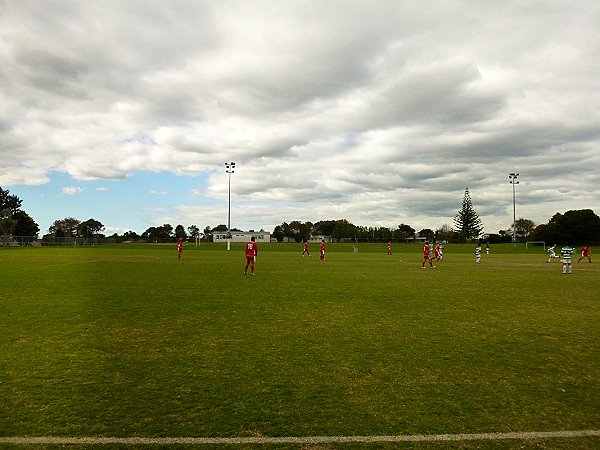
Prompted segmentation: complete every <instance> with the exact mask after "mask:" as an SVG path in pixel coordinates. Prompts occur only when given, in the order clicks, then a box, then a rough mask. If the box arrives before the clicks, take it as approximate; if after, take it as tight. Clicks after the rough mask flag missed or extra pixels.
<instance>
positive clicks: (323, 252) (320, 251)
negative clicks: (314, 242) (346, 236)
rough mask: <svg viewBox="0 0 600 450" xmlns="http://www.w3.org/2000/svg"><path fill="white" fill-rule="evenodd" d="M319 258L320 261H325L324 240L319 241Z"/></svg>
mask: <svg viewBox="0 0 600 450" xmlns="http://www.w3.org/2000/svg"><path fill="white" fill-rule="evenodd" d="M319 258H321V261H325V239H321V244H320V245H319Z"/></svg>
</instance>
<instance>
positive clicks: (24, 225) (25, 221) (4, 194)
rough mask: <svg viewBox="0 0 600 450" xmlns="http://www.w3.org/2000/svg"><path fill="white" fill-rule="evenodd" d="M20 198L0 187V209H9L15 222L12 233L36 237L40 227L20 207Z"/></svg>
mask: <svg viewBox="0 0 600 450" xmlns="http://www.w3.org/2000/svg"><path fill="white" fill-rule="evenodd" d="M22 203H23V200H21V199H20V198H19V197H17V196H16V195H10V192H9V191H8V190H7V189H2V188H1V187H0V211H2V210H5V209H7V210H9V211H10V212H11V214H12V220H14V221H15V222H16V224H15V226H14V230H13V232H12V234H14V235H15V236H33V237H37V235H38V232H39V231H40V227H39V226H38V224H37V223H35V221H34V220H33V219H32V218H31V217H30V216H29V215H28V214H27V213H26V212H25V211H23V210H22V209H21V204H22Z"/></svg>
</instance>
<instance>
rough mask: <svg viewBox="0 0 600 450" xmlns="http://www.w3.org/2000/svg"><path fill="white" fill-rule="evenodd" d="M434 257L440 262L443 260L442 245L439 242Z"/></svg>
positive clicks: (434, 250)
mask: <svg viewBox="0 0 600 450" xmlns="http://www.w3.org/2000/svg"><path fill="white" fill-rule="evenodd" d="M433 257H434V258H435V260H436V261H438V262H439V261H440V260H441V259H442V245H441V244H440V243H439V242H438V243H437V244H435V247H434V249H433Z"/></svg>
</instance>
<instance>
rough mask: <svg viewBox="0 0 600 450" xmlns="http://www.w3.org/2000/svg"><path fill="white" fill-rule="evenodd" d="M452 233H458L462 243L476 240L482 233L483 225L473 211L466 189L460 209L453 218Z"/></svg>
mask: <svg viewBox="0 0 600 450" xmlns="http://www.w3.org/2000/svg"><path fill="white" fill-rule="evenodd" d="M454 231H455V232H456V233H458V235H459V236H460V238H461V240H462V241H463V242H465V241H467V240H469V239H477V238H478V237H479V236H481V234H482V232H483V224H482V223H481V219H480V218H479V216H478V215H477V213H476V212H475V210H474V209H473V202H472V201H471V194H469V188H468V187H467V188H466V189H465V195H464V197H463V202H462V208H461V209H460V211H458V213H457V214H456V216H454Z"/></svg>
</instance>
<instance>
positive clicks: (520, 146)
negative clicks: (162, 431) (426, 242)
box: [0, 0, 600, 234]
mask: <svg viewBox="0 0 600 450" xmlns="http://www.w3.org/2000/svg"><path fill="white" fill-rule="evenodd" d="M598 24H600V2H598V1H597V0H564V1H561V0H558V1H546V0H544V1H541V0H539V1H534V0H532V1H528V0H517V1H512V2H511V1H502V2H488V1H476V0H472V1H463V0H453V1H435V0H428V1H427V2H423V1H406V2H404V1H403V2H400V1H396V0H390V1H387V0H373V1H352V0H318V1H316V0H315V1H313V0H303V1H300V0H298V1H295V0H294V1H292V0H290V1H288V0H277V1H275V0H269V1H261V0H252V1H244V0H238V1H230V0H214V1H209V0H189V1H188V0H173V1H168V0H160V1H159V0H155V1H154V0H135V1H134V0H102V1H97V2H93V1H67V0H65V1H50V0H14V1H13V0H3V1H1V2H0V186H1V187H2V188H3V189H8V190H9V191H10V193H11V194H15V195H17V196H18V197H19V198H21V199H22V200H23V205H22V207H23V209H24V210H25V211H27V212H28V213H29V215H31V216H32V217H33V219H34V220H35V221H36V222H37V223H38V225H39V226H40V228H41V232H42V233H45V232H47V229H48V227H49V226H50V225H51V224H52V222H53V221H54V220H56V219H62V218H65V217H75V218H77V219H79V220H82V221H83V220H87V219H89V218H94V219H96V220H99V221H100V222H102V223H103V224H104V225H105V226H106V230H105V234H112V233H114V232H117V233H122V232H124V231H127V230H133V231H136V232H138V233H141V232H143V231H144V230H146V229H147V228H149V227H151V226H158V225H162V224H165V223H169V224H171V225H173V226H176V225H177V224H182V225H184V226H185V227H186V228H187V227H188V226H189V225H192V224H194V225H197V226H198V227H199V228H201V229H204V227H206V226H211V227H214V226H216V225H218V224H220V223H227V205H228V200H227V199H228V175H227V174H226V173H225V166H224V163H226V162H229V161H234V162H235V163H236V168H235V173H233V174H232V176H231V225H232V227H238V228H241V229H245V230H247V229H256V230H258V229H261V228H263V229H265V230H266V231H272V229H273V227H274V226H275V225H277V224H280V223H281V222H283V221H286V222H289V221H292V220H301V221H308V220H310V221H313V222H315V221H318V220H324V219H341V218H345V219H348V220H350V221H351V222H353V223H354V224H356V225H363V226H389V227H393V228H394V227H396V226H397V225H398V224H400V223H406V224H409V225H411V226H412V227H413V228H415V229H417V230H420V229H422V228H432V229H436V228H439V227H440V226H442V225H444V224H450V225H451V224H452V222H453V217H454V215H455V214H456V213H457V212H458V210H459V209H460V207H461V202H462V197H463V193H464V190H465V188H466V187H467V186H468V188H469V190H470V192H471V197H472V200H473V205H474V207H475V211H476V212H477V213H478V214H479V216H480V218H481V219H482V221H483V224H484V227H485V231H487V232H494V233H495V232H498V230H500V229H506V228H508V227H509V226H510V225H511V223H512V218H513V197H512V188H513V186H511V185H510V184H509V179H508V174H509V173H510V172H518V173H519V174H520V175H519V184H518V185H517V186H516V208H517V217H524V218H527V219H531V220H533V221H534V222H536V223H546V222H547V221H548V219H549V218H550V217H551V216H552V215H553V214H554V213H556V212H565V211H567V210H570V209H584V208H591V209H593V210H594V211H595V212H596V213H597V214H600V170H599V168H600V31H599V30H600V29H599V25H598Z"/></svg>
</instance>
